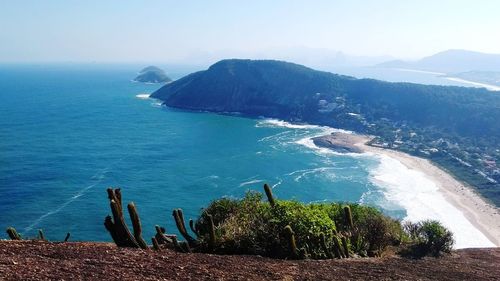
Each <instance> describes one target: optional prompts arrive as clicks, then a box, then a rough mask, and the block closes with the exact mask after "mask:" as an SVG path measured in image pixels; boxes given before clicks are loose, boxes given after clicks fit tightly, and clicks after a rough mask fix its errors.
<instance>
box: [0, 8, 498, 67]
mask: <svg viewBox="0 0 500 281" xmlns="http://www.w3.org/2000/svg"><path fill="white" fill-rule="evenodd" d="M499 11H500V1H498V0H481V1H479V0H475V1H472V0H470V1H466V0H453V1H450V0H439V1H436V0H432V1H431V0H406V1H403V0H377V1H370V0H364V1H360V0H359V1H358V0H350V1H349V0H346V1H340V0H339V1H335V0H329V1H328V0H325V1H314V0H309V1H306V0H304V1H299V0H298V1H293V0H290V1H283V0H273V1H271V0H251V1H236V0H234V1H228V0H220V1H219V0H206V1H194V0H193V1H179V0H177V1H167V0H165V1H156V0H148V1H138V0H137V1H132V0H120V1H116V0H99V1H95V0H86V1H84V0H81V1H72V0H59V1H58V0H45V1H38V0H31V1H28V0H15V1H14V0H11V1H6V0H0V62H123V63H127V62H175V63H196V62H201V61H206V60H212V59H216V58H223V57H251V58H273V57H287V56H289V57H294V56H302V57H304V56H305V57H307V56H310V55H312V54H323V55H324V56H330V55H335V54H338V53H337V52H339V51H341V52H342V53H344V54H349V55H353V56H364V57H365V56H369V57H382V58H383V59H384V60H385V59H387V58H388V57H392V58H401V59H417V58H421V57H424V56H428V55H432V54H434V53H437V52H440V51H444V50H447V49H467V50H474V51H480V52H486V53H500V36H499V34H500V16H499Z"/></svg>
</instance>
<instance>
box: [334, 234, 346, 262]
mask: <svg viewBox="0 0 500 281" xmlns="http://www.w3.org/2000/svg"><path fill="white" fill-rule="evenodd" d="M332 239H333V251H334V253H335V257H336V258H338V259H341V258H343V254H342V248H341V247H340V243H339V239H338V238H337V236H336V235H333V238H332Z"/></svg>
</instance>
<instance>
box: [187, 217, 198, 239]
mask: <svg viewBox="0 0 500 281" xmlns="http://www.w3.org/2000/svg"><path fill="white" fill-rule="evenodd" d="M189 228H191V231H192V232H193V233H194V234H196V237H198V238H200V233H199V232H198V230H197V229H196V225H195V224H194V221H193V220H192V219H189Z"/></svg>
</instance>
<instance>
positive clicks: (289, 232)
mask: <svg viewBox="0 0 500 281" xmlns="http://www.w3.org/2000/svg"><path fill="white" fill-rule="evenodd" d="M284 230H285V234H286V236H287V239H288V247H289V248H290V252H291V253H292V257H293V258H298V256H299V253H298V251H297V243H296V241H295V233H294V232H293V229H292V227H291V226H289V225H287V226H285V228H284Z"/></svg>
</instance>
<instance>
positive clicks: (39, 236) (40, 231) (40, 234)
mask: <svg viewBox="0 0 500 281" xmlns="http://www.w3.org/2000/svg"><path fill="white" fill-rule="evenodd" d="M38 239H40V240H43V241H45V235H43V230H41V229H39V230H38Z"/></svg>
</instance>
